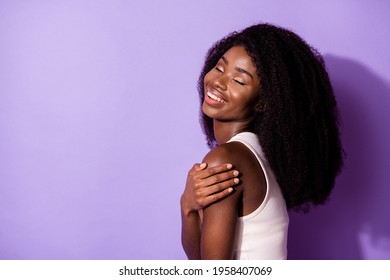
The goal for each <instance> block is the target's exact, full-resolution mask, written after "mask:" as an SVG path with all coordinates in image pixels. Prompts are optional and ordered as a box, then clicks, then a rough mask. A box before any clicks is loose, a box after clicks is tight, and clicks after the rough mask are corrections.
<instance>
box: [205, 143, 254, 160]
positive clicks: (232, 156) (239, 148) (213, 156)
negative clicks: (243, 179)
mask: <svg viewBox="0 0 390 280" xmlns="http://www.w3.org/2000/svg"><path fill="white" fill-rule="evenodd" d="M247 153H248V149H247V148H246V147H245V146H244V145H243V144H241V143H239V142H229V143H225V144H222V145H219V146H217V147H215V148H214V149H212V150H211V151H210V152H208V153H207V154H206V156H205V157H204V158H203V162H207V163H208V165H209V166H214V165H219V164H223V163H232V164H234V165H237V164H240V162H241V161H242V160H246V159H247V157H246V156H245V154H247Z"/></svg>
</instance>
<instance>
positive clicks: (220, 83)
mask: <svg viewBox="0 0 390 280" xmlns="http://www.w3.org/2000/svg"><path fill="white" fill-rule="evenodd" d="M212 85H213V86H214V87H215V88H216V89H219V90H226V89H227V80H226V76H225V75H223V74H222V75H219V76H218V77H215V78H214V80H213V81H212Z"/></svg>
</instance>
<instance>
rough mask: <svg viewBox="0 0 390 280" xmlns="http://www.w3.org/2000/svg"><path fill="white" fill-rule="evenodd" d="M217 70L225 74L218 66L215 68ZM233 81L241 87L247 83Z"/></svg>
mask: <svg viewBox="0 0 390 280" xmlns="http://www.w3.org/2000/svg"><path fill="white" fill-rule="evenodd" d="M215 70H217V71H218V72H219V73H223V70H222V69H221V68H220V67H219V66H216V67H215ZM233 81H235V82H236V83H237V84H239V85H242V86H245V83H243V82H240V81H238V80H236V79H233Z"/></svg>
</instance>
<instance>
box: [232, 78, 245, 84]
mask: <svg viewBox="0 0 390 280" xmlns="http://www.w3.org/2000/svg"><path fill="white" fill-rule="evenodd" d="M234 81H235V82H236V83H237V84H239V85H242V86H245V83H244V82H243V81H241V80H237V79H234Z"/></svg>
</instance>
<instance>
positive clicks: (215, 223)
mask: <svg viewBox="0 0 390 280" xmlns="http://www.w3.org/2000/svg"><path fill="white" fill-rule="evenodd" d="M203 162H207V163H208V165H209V166H215V165H218V164H222V163H224V162H231V163H233V164H234V157H233V154H232V151H231V150H229V148H228V147H226V145H224V146H219V147H217V148H215V149H214V150H212V151H211V152H209V153H208V154H207V155H206V157H205V158H204V160H203ZM241 195H242V187H241V186H240V185H238V186H237V187H235V189H234V191H233V193H232V194H231V195H229V196H227V197H225V198H223V199H222V200H219V201H216V202H215V203H212V204H210V205H209V206H208V207H206V208H204V210H203V225H202V236H201V258H202V259H231V258H232V254H233V246H234V241H235V234H236V225H237V219H238V207H239V205H240V199H241Z"/></svg>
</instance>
